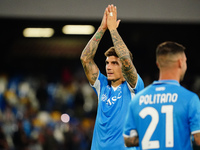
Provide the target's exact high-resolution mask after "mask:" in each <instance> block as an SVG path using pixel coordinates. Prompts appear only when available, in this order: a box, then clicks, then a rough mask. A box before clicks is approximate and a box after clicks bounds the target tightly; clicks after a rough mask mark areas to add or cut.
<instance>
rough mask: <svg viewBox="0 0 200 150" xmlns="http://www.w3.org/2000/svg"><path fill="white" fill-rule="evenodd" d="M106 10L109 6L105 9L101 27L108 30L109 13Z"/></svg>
mask: <svg viewBox="0 0 200 150" xmlns="http://www.w3.org/2000/svg"><path fill="white" fill-rule="evenodd" d="M106 11H107V8H106V9H105V11H104V14H103V18H102V21H101V25H100V27H101V28H102V29H103V30H106V29H107V28H108V27H107V14H106Z"/></svg>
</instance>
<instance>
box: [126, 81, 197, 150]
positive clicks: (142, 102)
mask: <svg viewBox="0 0 200 150" xmlns="http://www.w3.org/2000/svg"><path fill="white" fill-rule="evenodd" d="M198 132H200V101H199V97H198V96H197V95H196V94H195V93H193V92H191V91H189V90H187V89H185V88H184V87H182V86H181V85H180V84H179V83H178V82H177V81H175V80H161V81H155V82H154V83H153V84H151V85H149V86H148V87H146V88H145V89H144V90H142V91H141V92H139V93H138V94H137V95H136V96H135V97H134V98H133V101H131V103H130V105H129V109H128V113H127V118H126V122H125V127H124V136H128V137H131V136H136V135H138V136H139V145H140V147H141V149H151V150H157V149H160V150H165V149H171V150H179V149H184V150H191V149H192V146H191V140H190V137H191V134H194V133H198Z"/></svg>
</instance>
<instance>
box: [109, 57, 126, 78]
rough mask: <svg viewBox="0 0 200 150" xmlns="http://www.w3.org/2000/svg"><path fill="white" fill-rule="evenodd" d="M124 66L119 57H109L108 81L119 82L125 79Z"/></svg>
mask: <svg viewBox="0 0 200 150" xmlns="http://www.w3.org/2000/svg"><path fill="white" fill-rule="evenodd" d="M121 68H122V64H121V61H120V60H119V58H118V57H116V56H109V57H107V58H106V73H107V78H108V80H111V81H117V80H119V79H122V78H123V74H122V69H121Z"/></svg>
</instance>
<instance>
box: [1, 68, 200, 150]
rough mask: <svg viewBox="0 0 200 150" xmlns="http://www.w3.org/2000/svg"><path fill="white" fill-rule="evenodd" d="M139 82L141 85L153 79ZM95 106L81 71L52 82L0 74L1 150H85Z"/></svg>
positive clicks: (197, 81) (196, 83)
mask: <svg viewBox="0 0 200 150" xmlns="http://www.w3.org/2000/svg"><path fill="white" fill-rule="evenodd" d="M142 78H143V80H144V83H145V86H147V85H148V84H150V83H151V82H152V80H153V79H151V78H150V76H148V75H146V76H144V75H142ZM192 78H193V79H194V80H193V82H191V81H190V84H188V83H189V82H188V83H187V82H185V83H184V84H185V86H186V87H187V88H189V89H191V90H192V91H194V92H196V93H197V94H198V95H199V96H200V92H199V91H200V77H199V76H194V77H192ZM186 81H187V80H186ZM97 103H98V101H97V96H96V94H95V93H94V91H93V89H92V88H91V87H90V85H89V83H88V81H87V79H86V77H85V74H84V73H83V69H82V67H80V68H77V70H76V71H72V70H70V69H68V68H65V69H63V71H62V73H61V75H60V76H59V77H58V78H57V79H56V80H55V79H54V80H49V76H48V75H45V74H40V75H23V74H14V75H8V74H0V150H89V149H90V145H91V140H92V132H93V128H94V123H95V117H96V109H97ZM63 114H64V115H63ZM61 116H63V118H62V117H61ZM198 149H199V147H196V148H195V145H194V150H198Z"/></svg>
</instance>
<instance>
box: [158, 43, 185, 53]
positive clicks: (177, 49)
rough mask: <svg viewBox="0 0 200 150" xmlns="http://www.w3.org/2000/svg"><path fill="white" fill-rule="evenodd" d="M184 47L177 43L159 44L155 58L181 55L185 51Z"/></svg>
mask: <svg viewBox="0 0 200 150" xmlns="http://www.w3.org/2000/svg"><path fill="white" fill-rule="evenodd" d="M185 49H186V48H185V47H184V46H183V45H181V44H179V43H176V42H172V41H166V42H163V43H161V44H159V45H158V46H157V48H156V57H157V56H161V55H167V54H177V53H183V52H184V51H185Z"/></svg>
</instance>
